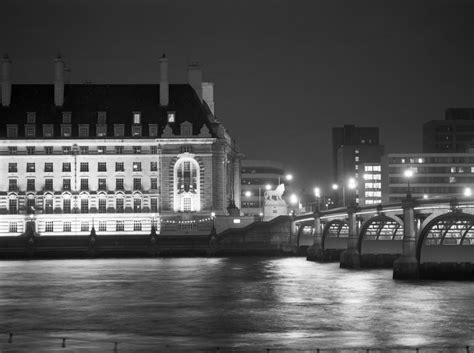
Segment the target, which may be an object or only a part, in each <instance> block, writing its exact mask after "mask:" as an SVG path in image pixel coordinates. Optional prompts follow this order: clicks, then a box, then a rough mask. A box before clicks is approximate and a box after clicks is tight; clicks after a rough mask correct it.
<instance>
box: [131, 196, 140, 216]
mask: <svg viewBox="0 0 474 353" xmlns="http://www.w3.org/2000/svg"><path fill="white" fill-rule="evenodd" d="M141 209H142V200H141V199H140V198H138V197H135V198H134V199H133V212H135V213H140V212H141Z"/></svg>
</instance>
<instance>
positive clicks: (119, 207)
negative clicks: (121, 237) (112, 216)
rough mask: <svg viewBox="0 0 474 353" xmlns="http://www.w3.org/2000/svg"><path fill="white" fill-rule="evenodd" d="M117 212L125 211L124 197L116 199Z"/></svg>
mask: <svg viewBox="0 0 474 353" xmlns="http://www.w3.org/2000/svg"><path fill="white" fill-rule="evenodd" d="M115 212H117V213H123V199H122V198H117V199H116V200H115Z"/></svg>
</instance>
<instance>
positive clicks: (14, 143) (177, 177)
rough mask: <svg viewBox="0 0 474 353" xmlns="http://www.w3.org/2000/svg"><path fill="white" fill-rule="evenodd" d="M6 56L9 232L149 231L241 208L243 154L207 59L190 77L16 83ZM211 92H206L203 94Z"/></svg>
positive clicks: (2, 200) (164, 66) (2, 199)
mask: <svg viewBox="0 0 474 353" xmlns="http://www.w3.org/2000/svg"><path fill="white" fill-rule="evenodd" d="M10 66H11V62H10V60H9V59H8V58H6V57H5V58H4V59H3V61H2V73H3V74H2V102H1V103H2V106H1V107H0V125H1V126H0V180H1V181H0V235H2V234H3V235H5V234H10V235H11V234H21V233H23V232H25V230H27V229H26V228H27V227H28V229H32V231H34V232H35V233H38V234H46V235H68V234H87V233H89V232H90V231H91V229H92V227H94V228H95V230H96V231H97V233H98V234H123V233H124V232H125V233H126V232H129V233H130V232H133V233H136V234H149V233H150V230H151V228H152V225H154V226H155V228H156V230H157V232H159V231H160V227H161V226H162V225H163V224H179V223H180V222H181V220H183V219H185V220H186V224H187V225H189V226H193V225H194V224H195V225H196V226H197V225H198V223H200V222H201V221H206V222H209V219H210V215H211V213H212V212H214V213H216V214H226V213H227V207H228V203H229V200H232V201H233V202H234V203H235V205H236V206H237V207H240V194H241V192H240V185H241V182H240V153H239V151H238V148H237V146H236V144H235V143H234V141H233V139H232V138H231V137H230V136H229V134H228V133H227V132H226V130H225V128H224V127H223V125H222V124H221V123H220V122H219V121H218V120H217V119H216V118H215V116H214V114H213V109H214V101H213V87H212V84H209V83H203V82H201V78H202V73H201V69H200V67H199V66H197V65H192V66H190V67H189V68H188V83H187V84H169V83H168V60H167V59H166V58H165V57H163V58H161V59H160V73H161V79H160V82H159V84H131V85H108V84H67V83H65V81H64V62H63V60H62V59H61V58H59V57H58V58H56V60H55V63H54V69H55V81H54V84H49V85H48V84H26V85H17V84H12V82H11V75H10ZM203 95H204V96H205V97H204V98H203Z"/></svg>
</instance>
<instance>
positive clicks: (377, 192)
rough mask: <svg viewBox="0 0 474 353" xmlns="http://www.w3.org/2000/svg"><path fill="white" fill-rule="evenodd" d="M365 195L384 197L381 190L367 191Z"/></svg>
mask: <svg viewBox="0 0 474 353" xmlns="http://www.w3.org/2000/svg"><path fill="white" fill-rule="evenodd" d="M365 197H382V192H381V191H366V192H365Z"/></svg>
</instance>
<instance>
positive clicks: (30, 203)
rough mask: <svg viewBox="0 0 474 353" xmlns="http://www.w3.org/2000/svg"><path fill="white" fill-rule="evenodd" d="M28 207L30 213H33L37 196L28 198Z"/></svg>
mask: <svg viewBox="0 0 474 353" xmlns="http://www.w3.org/2000/svg"><path fill="white" fill-rule="evenodd" d="M26 209H27V212H28V213H32V212H34V210H35V198H34V197H32V198H28V199H26Z"/></svg>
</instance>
